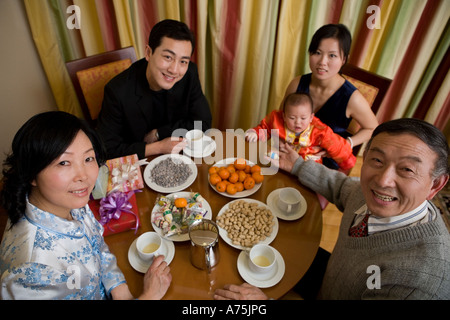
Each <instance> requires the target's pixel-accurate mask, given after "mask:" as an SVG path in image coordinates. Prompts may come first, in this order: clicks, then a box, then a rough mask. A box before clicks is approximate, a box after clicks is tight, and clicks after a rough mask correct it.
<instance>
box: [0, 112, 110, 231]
mask: <svg viewBox="0 0 450 320" xmlns="http://www.w3.org/2000/svg"><path fill="white" fill-rule="evenodd" d="M80 130H81V131H83V132H84V133H85V134H86V136H87V137H88V138H89V140H90V141H91V143H92V146H93V148H94V152H95V156H96V160H97V163H98V165H99V166H100V165H102V164H103V163H104V162H105V161H106V156H105V155H106V153H105V149H104V147H103V144H102V142H101V140H100V138H99V136H98V135H97V133H96V131H95V130H94V129H93V128H92V127H91V126H89V125H88V124H87V123H86V122H85V121H84V120H81V119H79V118H77V117H76V116H74V115H71V114H69V113H66V112H63V111H49V112H44V113H40V114H37V115H35V116H33V117H31V118H30V119H29V120H28V121H27V122H25V124H24V125H23V126H22V127H21V128H20V129H19V130H18V131H17V133H16V135H15V136H14V139H13V142H12V151H11V153H10V154H9V155H8V156H7V158H6V160H5V161H4V163H3V190H2V192H1V196H0V203H1V205H2V206H3V207H4V208H5V209H6V211H7V213H8V216H9V218H10V221H11V226H12V225H14V224H15V223H16V222H17V221H18V220H19V219H20V217H21V216H22V215H23V214H24V212H25V208H26V197H27V195H28V194H29V193H30V191H31V183H32V181H33V180H35V179H36V177H37V175H38V174H39V172H41V171H42V170H43V169H45V168H46V167H47V166H48V165H50V164H51V163H52V162H53V161H54V160H55V159H56V158H58V157H59V156H60V155H61V154H62V153H64V152H65V151H66V150H67V148H68V147H69V146H70V145H71V143H72V142H73V140H74V139H75V137H76V135H77V134H78V132H80Z"/></svg>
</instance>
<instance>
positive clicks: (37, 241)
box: [0, 111, 172, 299]
mask: <svg viewBox="0 0 450 320" xmlns="http://www.w3.org/2000/svg"><path fill="white" fill-rule="evenodd" d="M103 157H104V150H103V147H102V145H101V142H100V140H99V139H98V137H97V136H96V133H95V131H93V130H92V129H90V128H89V127H88V126H86V125H85V124H84V122H82V121H80V120H79V119H78V118H76V117H75V116H72V115H70V114H68V113H64V112H59V111H55V112H46V113H42V114H38V115H36V116H34V117H32V118H31V119H30V120H29V121H27V122H26V123H25V124H24V125H23V126H22V128H21V129H20V130H19V131H18V132H17V134H16V136H15V138H14V140H13V144H12V153H11V154H10V155H9V156H8V158H7V159H6V161H5V167H4V170H3V183H4V186H3V190H2V194H1V202H2V205H3V206H4V207H5V209H6V210H7V212H8V216H9V219H8V224H7V227H6V231H5V234H4V236H3V240H2V243H1V246H0V276H1V278H0V283H1V288H0V298H1V299H107V298H113V299H133V298H134V297H133V296H132V295H131V293H130V291H129V289H128V285H127V284H126V281H125V277H124V275H123V274H122V272H121V271H120V269H119V268H118V266H117V262H116V258H115V256H114V255H113V254H112V253H111V252H110V251H109V249H108V246H107V245H106V244H105V242H104V240H103V236H102V232H103V227H102V226H101V225H100V224H99V222H98V221H97V220H96V219H95V217H94V215H93V214H92V212H91V210H90V209H89V206H88V205H87V202H88V200H89V195H90V193H91V191H92V189H93V187H94V185H95V181H96V179H97V175H98V171H99V164H100V163H101V162H102V161H103V160H104V159H103ZM163 258H164V257H162V256H161V257H158V258H157V259H155V261H154V263H153V264H152V266H151V267H150V268H149V270H148V271H147V273H146V275H145V277H144V291H143V293H142V294H141V295H140V296H139V298H142V299H144V298H145V299H160V298H162V297H163V296H164V294H165V292H166V291H167V289H168V287H169V285H170V282H171V279H172V278H171V275H170V269H169V267H168V266H167V264H166V262H164V261H163Z"/></svg>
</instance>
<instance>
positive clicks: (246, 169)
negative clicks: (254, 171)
mask: <svg viewBox="0 0 450 320" xmlns="http://www.w3.org/2000/svg"><path fill="white" fill-rule="evenodd" d="M250 171H251V167H250V165H248V164H247V165H246V166H245V169H244V172H245V173H250Z"/></svg>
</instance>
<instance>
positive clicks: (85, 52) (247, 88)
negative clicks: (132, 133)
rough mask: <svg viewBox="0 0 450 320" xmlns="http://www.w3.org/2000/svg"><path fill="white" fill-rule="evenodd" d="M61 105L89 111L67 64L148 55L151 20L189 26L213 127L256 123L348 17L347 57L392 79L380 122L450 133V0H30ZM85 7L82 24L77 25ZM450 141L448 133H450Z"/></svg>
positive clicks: (29, 10) (30, 15)
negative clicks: (318, 35) (315, 39)
mask: <svg viewBox="0 0 450 320" xmlns="http://www.w3.org/2000/svg"><path fill="white" fill-rule="evenodd" d="M24 3H25V7H26V11H27V15H28V20H29V23H30V29H31V32H32V34H33V39H34V41H35V43H36V47H37V49H38V52H39V55H40V58H41V60H42V65H43V67H44V70H45V72H46V75H47V78H48V81H49V83H50V86H51V89H52V92H53V94H54V96H55V99H56V101H57V105H58V107H59V108H60V109H61V110H65V111H67V112H70V113H72V114H75V115H77V116H80V117H81V116H82V115H81V111H80V108H79V105H78V102H77V99H76V95H75V93H74V90H73V88H72V85H71V82H70V79H69V77H68V75H67V72H66V70H65V65H64V63H65V62H66V61H70V60H73V59H77V58H81V57H84V56H89V55H93V54H97V53H101V52H104V51H109V50H114V49H118V48H121V47H126V46H134V48H135V50H136V54H137V57H138V58H142V57H143V53H144V48H145V46H146V44H147V39H148V35H149V33H150V30H151V28H152V26H153V25H154V24H155V23H156V22H158V21H160V20H162V19H166V18H170V19H176V20H181V21H183V22H185V23H186V24H187V25H188V26H189V27H190V28H191V29H192V30H193V32H194V34H195V36H196V49H195V52H194V56H193V61H194V62H196V63H197V65H198V67H199V74H200V81H201V83H202V86H203V89H204V92H205V95H206V97H207V99H208V101H209V102H210V106H211V112H212V114H213V126H214V127H216V128H218V129H221V130H225V129H227V128H232V129H238V128H241V129H244V130H246V129H248V128H250V127H253V126H255V125H256V124H257V123H259V121H260V120H261V119H262V118H263V117H264V116H265V115H266V114H267V113H269V112H270V111H272V110H274V109H277V108H278V107H279V105H280V103H281V100H282V98H283V96H284V92H285V90H286V87H287V85H288V83H289V82H290V81H291V80H292V79H293V78H294V77H295V76H297V75H300V74H304V73H309V72H310V69H309V63H308V61H309V56H308V52H307V49H308V46H309V42H310V40H311V38H312V35H313V34H314V32H315V31H316V30H317V29H318V28H319V27H320V26H322V25H324V24H328V23H343V24H345V25H346V26H347V27H348V28H349V30H350V32H351V33H352V38H353V43H352V49H351V52H350V57H349V63H351V64H354V65H357V66H359V67H361V68H363V69H366V70H369V71H372V72H375V73H377V74H380V75H382V76H384V77H387V78H390V79H392V84H391V87H390V89H389V91H388V93H387V96H386V98H385V100H384V102H383V105H382V107H381V109H380V110H379V112H378V114H377V117H378V119H379V121H380V122H383V121H387V120H390V119H395V118H400V117H415V118H420V119H424V120H426V121H428V122H430V123H433V124H435V125H436V126H437V127H438V128H440V129H441V130H443V131H444V132H445V133H446V134H447V136H449V132H450V124H449V123H450V94H449V92H450V73H449V65H450V56H449V47H450V25H449V18H450V1H448V0H72V1H70V0H41V1H35V0H24ZM73 6H76V8H79V13H80V19H79V22H80V28H79V29H78V28H69V26H68V24H69V22H70V21H72V22H73V20H70V19H74V18H73V17H74V16H73V15H74V11H73V10H70V9H73V8H75V7H73ZM449 140H450V138H449Z"/></svg>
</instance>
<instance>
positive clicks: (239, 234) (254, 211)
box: [216, 199, 278, 250]
mask: <svg viewBox="0 0 450 320" xmlns="http://www.w3.org/2000/svg"><path fill="white" fill-rule="evenodd" d="M216 222H217V225H218V226H219V234H220V237H221V238H222V239H223V240H224V241H225V242H226V243H228V244H229V245H230V246H232V247H234V248H237V249H240V250H245V249H248V248H251V247H253V246H254V245H255V244H258V243H264V244H270V243H271V242H272V241H273V240H274V239H275V237H276V235H277V233H278V219H277V217H276V215H274V214H273V213H272V211H271V210H270V208H269V206H267V205H266V204H265V203H263V202H261V201H258V200H254V199H238V200H234V201H230V202H228V203H227V204H226V205H225V206H223V207H222V209H220V211H219V213H218V214H217V217H216Z"/></svg>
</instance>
